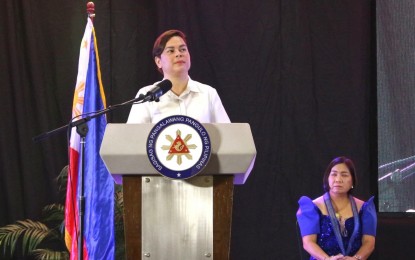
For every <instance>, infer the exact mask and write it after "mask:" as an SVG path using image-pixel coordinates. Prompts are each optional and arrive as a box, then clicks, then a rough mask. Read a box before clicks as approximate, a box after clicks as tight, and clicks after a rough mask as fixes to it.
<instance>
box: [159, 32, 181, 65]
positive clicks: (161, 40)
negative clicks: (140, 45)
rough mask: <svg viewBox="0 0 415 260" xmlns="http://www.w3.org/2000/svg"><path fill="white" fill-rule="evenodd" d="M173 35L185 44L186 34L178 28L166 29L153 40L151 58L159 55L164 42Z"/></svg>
mask: <svg viewBox="0 0 415 260" xmlns="http://www.w3.org/2000/svg"><path fill="white" fill-rule="evenodd" d="M174 36H179V37H181V38H182V39H183V41H184V42H185V43H186V44H187V41H186V35H185V34H184V33H183V32H181V31H179V30H168V31H165V32H164V33H162V34H161V35H160V36H159V37H158V38H157V39H156V41H155V42H154V46H153V59H154V58H155V57H160V55H161V53H162V52H163V51H164V48H166V43H167V42H168V41H169V40H170V39H171V38H172V37H174Z"/></svg>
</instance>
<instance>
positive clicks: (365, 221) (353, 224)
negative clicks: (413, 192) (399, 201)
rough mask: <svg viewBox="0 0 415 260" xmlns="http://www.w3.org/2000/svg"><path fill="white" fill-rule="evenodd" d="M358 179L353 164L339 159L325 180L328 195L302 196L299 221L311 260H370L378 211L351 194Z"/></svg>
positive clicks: (370, 204) (335, 160) (326, 173)
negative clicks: (368, 259) (312, 197)
mask: <svg viewBox="0 0 415 260" xmlns="http://www.w3.org/2000/svg"><path fill="white" fill-rule="evenodd" d="M356 183H357V178H356V173H355V167H354V164H353V162H352V161H351V160H350V159H348V158H346V157H338V158H335V159H334V160H333V161H332V162H331V163H330V164H329V165H328V167H327V169H326V172H325V173H324V177H323V188H324V190H325V194H324V195H323V196H320V197H318V198H316V199H314V200H311V199H310V198H308V197H305V196H303V197H301V198H300V200H299V201H298V204H299V206H300V207H299V209H298V212H297V221H298V224H299V226H300V230H301V236H302V240H303V247H304V249H305V250H306V251H307V252H308V253H309V254H310V256H311V257H310V259H318V260H329V259H330V260H335V259H340V260H343V259H349V260H350V259H351V260H356V259H367V258H368V257H369V256H370V254H371V253H372V252H373V250H374V248H375V236H376V225H377V217H376V209H375V205H374V203H373V197H372V198H370V199H369V200H368V201H367V202H364V201H362V200H359V199H357V198H355V197H353V196H352V195H351V192H352V190H353V188H354V187H355V186H356Z"/></svg>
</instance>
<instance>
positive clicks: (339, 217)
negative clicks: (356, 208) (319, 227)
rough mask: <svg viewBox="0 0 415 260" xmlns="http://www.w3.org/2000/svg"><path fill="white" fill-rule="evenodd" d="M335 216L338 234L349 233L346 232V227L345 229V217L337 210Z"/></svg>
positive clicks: (345, 234)
mask: <svg viewBox="0 0 415 260" xmlns="http://www.w3.org/2000/svg"><path fill="white" fill-rule="evenodd" d="M336 218H337V222H338V223H339V226H340V234H341V235H342V237H347V235H348V234H349V233H348V232H347V229H346V219H345V218H344V217H342V215H340V214H339V213H337V212H336Z"/></svg>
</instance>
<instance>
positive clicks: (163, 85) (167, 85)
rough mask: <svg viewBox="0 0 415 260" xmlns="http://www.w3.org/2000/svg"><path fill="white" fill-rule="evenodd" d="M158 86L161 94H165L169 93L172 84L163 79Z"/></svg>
mask: <svg viewBox="0 0 415 260" xmlns="http://www.w3.org/2000/svg"><path fill="white" fill-rule="evenodd" d="M158 86H159V87H160V89H161V91H162V92H163V94H165V93H166V92H167V91H169V90H170V89H171V88H172V86H173V84H172V83H171V81H170V80H168V79H165V80H163V81H162V82H160V83H159V84H158Z"/></svg>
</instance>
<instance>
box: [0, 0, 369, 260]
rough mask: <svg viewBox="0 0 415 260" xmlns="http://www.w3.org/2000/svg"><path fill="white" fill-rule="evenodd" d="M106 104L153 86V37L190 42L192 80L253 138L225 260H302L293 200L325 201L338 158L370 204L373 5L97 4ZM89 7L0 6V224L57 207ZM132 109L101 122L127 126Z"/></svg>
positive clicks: (279, 0) (40, 0)
mask: <svg viewBox="0 0 415 260" xmlns="http://www.w3.org/2000/svg"><path fill="white" fill-rule="evenodd" d="M95 5H96V19H95V30H96V33H97V36H98V46H99V53H100V58H101V68H102V69H101V70H102V74H103V83H104V88H105V91H106V96H107V103H108V104H117V103H121V102H123V101H126V100H129V99H131V98H133V97H134V96H135V94H136V92H137V90H138V88H140V87H142V86H144V85H148V84H151V83H153V82H154V81H156V80H159V79H161V75H160V74H158V72H157V71H156V67H155V65H154V62H153V60H152V58H151V49H152V45H153V42H154V40H155V38H156V37H157V35H159V34H160V33H161V32H163V31H165V30H167V29H171V28H177V29H180V30H183V31H184V32H185V33H186V34H187V35H188V41H189V49H190V52H191V55H192V69H191V71H190V75H191V77H192V78H193V79H195V80H198V81H201V82H204V83H207V84H210V85H212V86H213V87H215V88H216V89H217V90H218V92H219V94H220V96H221V98H222V101H223V103H224V105H225V108H226V109H227V111H228V114H229V116H230V118H231V120H232V121H233V122H247V123H249V124H250V125H251V128H252V131H253V134H254V139H255V142H256V148H257V151H258V155H257V160H256V164H255V167H254V170H253V172H252V173H251V176H250V178H249V179H248V181H247V183H246V184H245V185H243V186H237V187H236V188H235V198H234V211H233V227H232V244H231V247H232V251H231V256H232V258H233V259H299V250H298V244H297V237H296V231H295V221H296V219H295V213H296V210H297V200H298V199H299V197H300V196H302V195H307V196H310V197H317V196H319V195H320V194H321V193H322V175H323V171H324V169H325V167H326V165H327V164H328V163H329V161H331V159H333V158H334V157H335V156H339V155H346V156H349V157H351V158H352V159H353V160H354V161H355V163H356V166H357V170H358V176H359V185H358V186H357V188H356V190H355V193H356V195H357V196H358V197H360V198H362V199H368V198H369V196H371V195H376V194H377V183H376V178H377V171H376V169H377V155H376V152H377V150H376V141H377V134H376V82H375V80H376V79H375V74H376V71H375V66H374V64H375V62H376V59H375V55H374V54H375V37H374V25H373V24H374V1H369V0H366V1H362V0H349V1H332V0H319V1H300V0H274V1H270V0H269V1H249V0H234V1H224V0H210V1H194V0H177V1H166V0H146V1H145V0H141V1H137V0H125V1H111V0H102V1H95ZM85 13H86V1H79V0H77V1H63V0H56V1H49V0H48V1H46V0H37V1H24V0H2V1H1V2H0V30H1V31H0V50H1V56H0V80H1V82H0V84H1V87H0V91H1V92H0V95H1V97H2V109H1V110H0V111H1V112H0V113H1V123H0V132H1V144H0V147H1V148H0V151H1V154H0V155H1V157H0V167H1V173H0V209H1V210H0V225H6V224H8V223H12V222H14V221H16V220H19V219H24V218H38V217H39V215H40V211H41V209H42V208H43V206H45V205H46V204H48V203H52V202H59V201H63V198H62V197H60V196H58V193H57V186H56V183H55V178H56V176H57V175H58V174H59V172H60V170H61V169H62V168H63V167H64V166H65V165H66V164H67V146H66V136H65V133H60V134H57V135H54V136H52V137H50V138H49V139H48V140H45V141H43V142H40V143H34V142H33V141H32V138H33V137H34V136H36V135H38V134H40V133H42V132H45V131H49V130H52V129H54V128H57V127H60V126H62V125H64V124H66V123H68V122H69V120H70V115H71V107H72V97H73V91H74V85H75V81H76V75H77V64H78V57H79V46H80V41H81V38H82V35H83V32H84V28H85V25H86V14H85ZM128 111H129V108H123V109H119V110H116V111H114V112H112V114H111V115H109V122H113V123H114V122H117V123H119V122H125V121H126V119H127V115H128Z"/></svg>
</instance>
